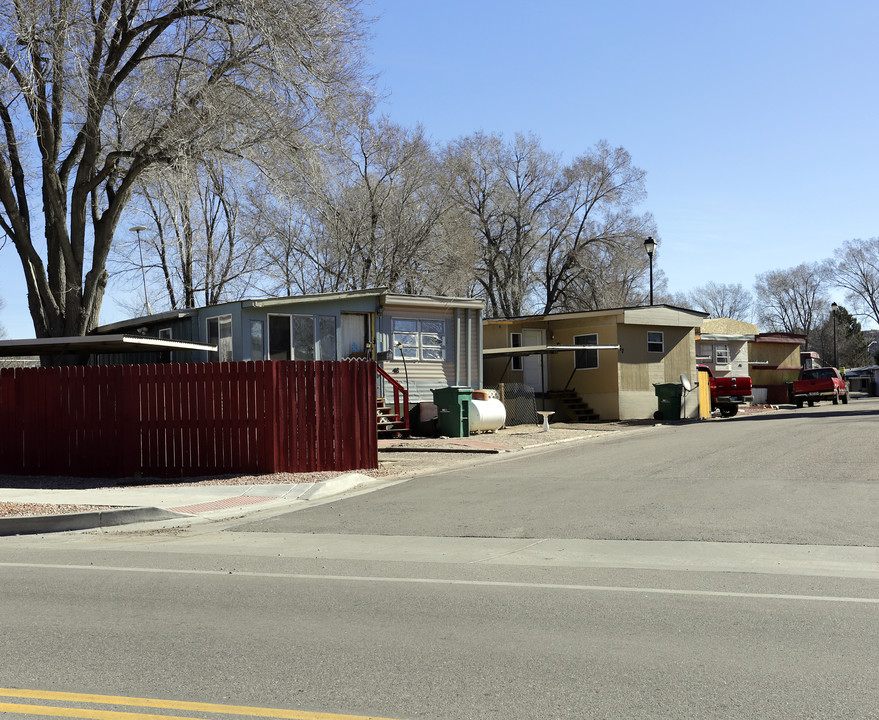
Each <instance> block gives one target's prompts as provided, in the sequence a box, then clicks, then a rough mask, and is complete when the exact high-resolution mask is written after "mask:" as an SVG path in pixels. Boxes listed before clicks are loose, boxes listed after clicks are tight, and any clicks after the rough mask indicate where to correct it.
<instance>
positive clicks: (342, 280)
mask: <svg viewBox="0 0 879 720" xmlns="http://www.w3.org/2000/svg"><path fill="white" fill-rule="evenodd" d="M311 160H312V162H311V163H310V164H309V165H308V166H307V167H306V166H303V165H302V164H299V165H298V166H297V167H294V168H291V169H290V171H289V172H288V174H287V182H286V183H284V184H282V185H280V186H279V185H278V184H275V185H274V186H273V187H269V188H266V192H264V193H263V194H262V195H261V203H262V206H263V210H262V211H261V221H262V222H265V223H266V226H265V229H267V230H268V231H269V232H268V233H267V237H266V243H265V246H264V252H265V254H266V255H267V256H268V257H269V258H270V263H269V265H270V268H269V270H268V272H267V277H268V278H269V279H271V278H272V277H274V278H277V280H279V281H280V284H279V288H278V289H280V288H281V287H283V288H286V289H288V290H289V289H290V288H291V287H294V286H295V287H296V288H297V289H299V290H301V291H304V292H309V291H311V292H314V291H331V290H347V289H356V288H363V287H369V286H383V287H388V288H391V289H392V290H395V291H402V292H409V293H419V292H428V291H431V290H432V289H433V288H434V287H435V286H436V285H437V280H439V278H440V277H442V276H444V275H447V274H449V272H450V271H451V269H450V268H449V267H448V265H446V266H443V265H441V264H440V261H441V259H442V255H443V247H442V245H441V243H440V242H439V237H440V233H441V226H442V223H443V221H444V216H445V214H446V211H447V208H448V203H447V192H446V191H445V189H444V187H443V185H442V184H441V182H440V177H439V175H438V173H437V158H436V154H435V152H434V151H433V148H432V146H431V143H430V142H429V140H428V139H427V137H426V136H425V134H424V131H423V129H422V128H420V127H416V128H413V129H407V128H403V127H401V126H399V125H396V124H394V123H392V122H390V121H389V120H387V118H380V119H378V120H376V121H372V120H370V119H369V117H368V116H367V115H365V114H364V116H363V118H362V120H361V122H360V123H359V125H357V126H356V127H354V128H353V132H351V133H349V134H348V135H347V137H345V138H344V142H343V143H341V144H340V145H339V146H337V147H336V148H335V150H334V151H329V150H327V149H325V150H324V151H323V152H322V153H321V154H320V155H319V156H318V155H314V154H313V155H312V157H311ZM291 178H292V180H291ZM272 268H273V269H272ZM455 269H456V270H457V271H458V272H460V266H458V267H457V268H455Z"/></svg>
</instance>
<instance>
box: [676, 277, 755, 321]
mask: <svg viewBox="0 0 879 720" xmlns="http://www.w3.org/2000/svg"><path fill="white" fill-rule="evenodd" d="M687 299H688V304H689V307H692V308H695V309H696V310H701V311H702V312H707V313H709V314H710V315H711V317H713V318H732V319H734V320H742V321H743V322H748V320H749V318H750V317H751V307H752V305H753V303H754V300H753V297H752V296H751V293H750V291H748V290H746V289H745V288H744V287H743V286H742V285H741V283H737V284H731V283H730V284H725V283H715V282H709V283H707V284H705V285H702V286H700V287H697V288H694V289H693V290H692V292H690V293H688V295H687Z"/></svg>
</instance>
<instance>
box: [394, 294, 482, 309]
mask: <svg viewBox="0 0 879 720" xmlns="http://www.w3.org/2000/svg"><path fill="white" fill-rule="evenodd" d="M382 304H383V305H403V306H409V307H411V306H415V305H438V306H440V307H460V308H470V309H474V310H482V309H484V308H485V300H480V299H479V298H460V297H448V296H445V295H404V294H397V293H387V294H386V295H385V296H384V299H383V303H382Z"/></svg>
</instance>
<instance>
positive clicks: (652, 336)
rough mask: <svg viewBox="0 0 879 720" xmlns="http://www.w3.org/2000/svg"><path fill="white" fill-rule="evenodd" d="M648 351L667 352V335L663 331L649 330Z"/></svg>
mask: <svg viewBox="0 0 879 720" xmlns="http://www.w3.org/2000/svg"><path fill="white" fill-rule="evenodd" d="M647 352H650V353H661V352H665V337H664V335H663V333H661V332H658V331H648V332H647Z"/></svg>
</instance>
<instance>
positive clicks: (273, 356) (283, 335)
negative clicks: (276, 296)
mask: <svg viewBox="0 0 879 720" xmlns="http://www.w3.org/2000/svg"><path fill="white" fill-rule="evenodd" d="M335 359H336V318H335V317H334V316H332V315H319V316H317V317H315V316H314V315H269V360H335Z"/></svg>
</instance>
